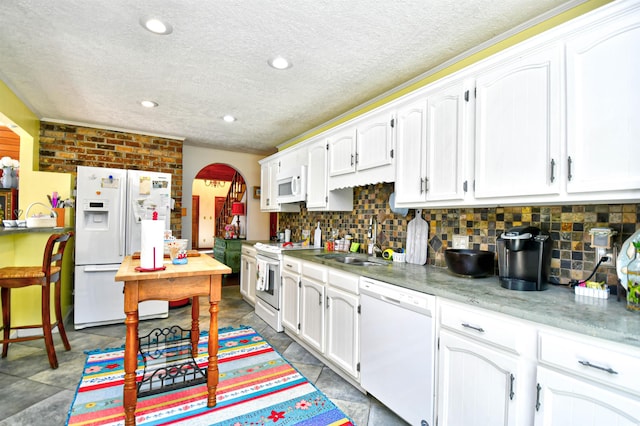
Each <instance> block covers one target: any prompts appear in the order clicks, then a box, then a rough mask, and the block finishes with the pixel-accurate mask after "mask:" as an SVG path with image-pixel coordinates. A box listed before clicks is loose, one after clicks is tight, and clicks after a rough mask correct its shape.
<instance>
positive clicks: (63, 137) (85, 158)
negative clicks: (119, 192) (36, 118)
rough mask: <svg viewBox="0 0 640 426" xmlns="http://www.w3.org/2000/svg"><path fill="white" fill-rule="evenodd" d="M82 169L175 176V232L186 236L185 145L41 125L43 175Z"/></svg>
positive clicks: (162, 140) (170, 140) (165, 140)
mask: <svg viewBox="0 0 640 426" xmlns="http://www.w3.org/2000/svg"><path fill="white" fill-rule="evenodd" d="M78 166H90V167H111V168H117V169H132V170H150V171H154V172H164V173H170V174H171V197H172V198H174V199H175V200H176V205H175V209H174V210H173V211H172V213H171V229H172V230H173V234H174V235H175V236H177V237H180V236H181V235H182V222H181V211H182V141H180V140H176V139H167V138H161V137H157V136H147V135H140V134H135V133H127V132H120V131H114V130H103V129H95V128H91V127H82V126H75V125H69V124H57V123H49V122H45V121H43V122H41V123H40V171H47V172H59V173H71V174H73V175H74V176H75V175H76V169H77V167H78Z"/></svg>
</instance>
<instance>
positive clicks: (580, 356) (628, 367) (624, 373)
mask: <svg viewBox="0 0 640 426" xmlns="http://www.w3.org/2000/svg"><path fill="white" fill-rule="evenodd" d="M639 359H640V350H638V349H636V348H632V347H627V346H623V345H614V344H611V343H608V342H601V341H599V340H593V339H584V338H581V337H579V336H576V335H574V334H570V333H563V332H557V333H556V332H553V331H541V332H540V334H539V352H538V360H539V362H540V363H541V364H547V365H550V366H553V367H556V368H559V369H562V370H564V371H568V372H570V373H574V374H576V375H578V376H580V377H586V378H589V379H592V380H596V381H598V382H601V383H603V384H607V385H610V386H613V387H616V388H619V389H622V390H625V391H628V392H633V393H635V394H637V395H640V386H639V385H638V377H639V376H638V360H639Z"/></svg>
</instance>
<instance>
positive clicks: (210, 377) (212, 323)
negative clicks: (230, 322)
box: [207, 300, 219, 407]
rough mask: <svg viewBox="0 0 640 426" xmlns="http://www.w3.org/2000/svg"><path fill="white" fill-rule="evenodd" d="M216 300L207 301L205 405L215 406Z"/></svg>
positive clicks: (216, 366) (216, 372)
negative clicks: (207, 343) (206, 394)
mask: <svg viewBox="0 0 640 426" xmlns="http://www.w3.org/2000/svg"><path fill="white" fill-rule="evenodd" d="M218 310H219V309H218V301H212V300H210V301H209V318H210V319H209V347H208V350H209V365H208V367H207V390H208V392H209V395H208V397H207V407H215V406H216V390H217V388H218V374H219V372H218Z"/></svg>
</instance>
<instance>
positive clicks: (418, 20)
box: [0, 0, 580, 154]
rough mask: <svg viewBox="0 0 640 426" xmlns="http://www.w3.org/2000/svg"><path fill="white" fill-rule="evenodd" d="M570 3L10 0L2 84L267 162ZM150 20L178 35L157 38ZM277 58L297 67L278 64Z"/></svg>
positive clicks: (107, 119) (50, 107)
mask: <svg viewBox="0 0 640 426" xmlns="http://www.w3.org/2000/svg"><path fill="white" fill-rule="evenodd" d="M579 1H580V0H578V2H579ZM566 2H567V0H502V1H496V0H395V1H388V2H387V1H379V0H349V1H345V0H333V1H331V0H314V1H295V0H288V1H285V0H271V1H269V0H241V1H240V0H235V1H234V0H215V1H214V0H163V1H158V0H136V1H131V0H103V1H87V0H66V1H51V0H11V1H4V2H2V3H3V4H2V11H1V12H0V13H1V14H0V78H1V79H2V80H3V81H4V82H5V83H6V84H7V85H8V86H9V87H10V88H11V89H12V90H13V91H14V92H15V93H16V95H17V96H19V97H20V98H21V99H22V100H23V101H24V102H25V103H26V104H27V105H28V106H29V107H30V108H31V109H32V111H33V112H34V113H35V114H36V115H38V116H39V117H40V118H41V119H49V120H59V121H66V122H74V123H83V124H88V125H94V126H99V127H107V128H110V129H124V130H130V131H139V132H143V133H151V134H157V135H163V136H170V137H176V138H184V139H185V144H190V145H204V146H210V147H214V148H218V149H224V150H234V151H244V152H251V153H259V154H269V153H272V152H275V146H276V145H278V144H281V143H283V142H286V141H287V140H289V139H291V138H294V137H296V136H298V135H300V134H302V133H304V132H306V131H308V130H310V129H312V128H314V127H316V126H318V125H320V124H323V123H325V122H327V121H328V120H330V119H332V118H334V117H336V116H337V115H339V114H341V113H344V112H346V111H348V110H350V109H352V108H354V107H356V106H358V105H360V104H362V103H364V102H366V101H368V100H370V99H372V98H374V97H376V96H378V95H380V94H382V93H384V92H387V91H388V90H390V89H392V88H394V87H397V86H398V85H400V84H402V83H405V82H407V81H408V80H410V79H412V78H414V77H416V76H419V75H421V74H423V73H425V72H427V71H428V70H430V69H432V68H434V67H435V66H437V65H440V64H442V63H443V62H445V61H447V60H449V59H451V58H453V57H455V56H457V55H459V54H461V53H463V52H465V51H467V50H469V49H471V48H473V47H475V46H477V45H479V44H481V43H483V42H485V41H487V40H490V39H491V38H493V37H495V36H497V35H500V34H502V33H504V32H505V31H507V30H509V29H511V28H513V27H515V26H517V25H520V24H522V23H524V22H526V21H528V20H530V19H533V18H535V17H536V16H539V15H541V14H543V13H546V12H548V11H549V10H552V9H554V8H556V7H559V6H561V5H564V4H566ZM573 4H577V2H576V1H574V2H573ZM144 16H155V17H160V18H163V19H165V20H167V21H169V22H170V23H171V24H172V26H173V33H172V34H170V35H167V36H159V35H155V34H152V33H150V32H148V31H146V30H145V29H143V28H142V27H141V25H140V24H139V20H140V18H141V17H144ZM275 55H282V56H285V57H287V58H289V59H290V60H291V61H292V62H293V67H292V68H290V69H288V70H286V71H277V70H274V69H272V68H270V67H269V66H268V65H267V60H268V59H269V58H270V57H272V56H275ZM143 99H151V100H154V101H156V102H158V103H159V106H158V107H157V108H154V109H145V108H142V107H141V106H140V105H139V103H138V102H139V101H140V100H143ZM224 114H233V115H235V116H236V117H237V118H238V121H236V122H235V123H232V124H229V123H225V122H224V121H222V120H221V117H222V116H223V115H224Z"/></svg>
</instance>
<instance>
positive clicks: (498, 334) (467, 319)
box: [440, 302, 536, 356]
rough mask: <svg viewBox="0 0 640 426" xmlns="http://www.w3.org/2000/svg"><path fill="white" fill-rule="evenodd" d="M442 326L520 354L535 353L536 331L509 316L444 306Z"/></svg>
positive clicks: (442, 305) (441, 311)
mask: <svg viewBox="0 0 640 426" xmlns="http://www.w3.org/2000/svg"><path fill="white" fill-rule="evenodd" d="M440 325H441V326H442V327H444V328H449V329H451V330H455V331H457V332H459V333H462V334H464V335H466V336H470V337H473V338H475V339H478V340H482V341H485V342H487V343H492V344H494V345H496V346H500V347H502V348H503V349H506V350H509V351H511V352H514V353H517V354H522V353H531V355H532V356H533V354H534V353H535V349H534V348H535V344H536V331H535V329H534V328H532V327H531V326H529V325H527V324H525V323H523V322H520V321H517V320H515V319H512V318H510V317H508V316H506V315H501V314H494V313H490V312H488V311H485V310H481V309H475V308H470V307H467V306H465V305H458V304H452V303H449V302H442V303H441V304H440Z"/></svg>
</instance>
